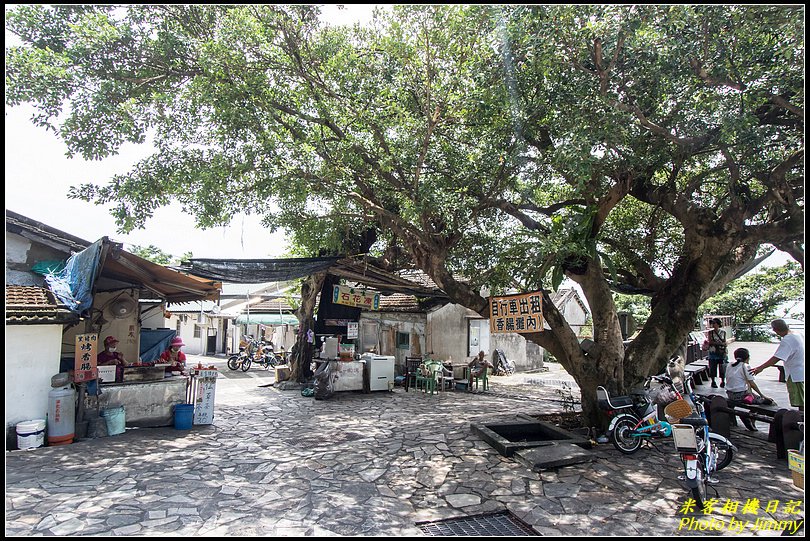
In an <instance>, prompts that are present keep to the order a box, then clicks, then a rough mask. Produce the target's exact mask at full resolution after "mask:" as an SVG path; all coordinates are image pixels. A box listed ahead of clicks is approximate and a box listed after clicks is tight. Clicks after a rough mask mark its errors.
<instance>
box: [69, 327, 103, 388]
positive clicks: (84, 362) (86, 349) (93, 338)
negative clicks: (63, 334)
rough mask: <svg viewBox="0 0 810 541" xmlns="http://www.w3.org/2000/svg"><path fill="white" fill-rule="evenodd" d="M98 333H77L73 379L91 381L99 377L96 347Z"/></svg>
mask: <svg viewBox="0 0 810 541" xmlns="http://www.w3.org/2000/svg"><path fill="white" fill-rule="evenodd" d="M97 345H98V334H96V333H90V334H77V335H76V357H75V359H74V366H73V381H76V382H81V381H90V380H93V379H96V378H97V377H98V371H97V369H96V362H97V360H96V348H97Z"/></svg>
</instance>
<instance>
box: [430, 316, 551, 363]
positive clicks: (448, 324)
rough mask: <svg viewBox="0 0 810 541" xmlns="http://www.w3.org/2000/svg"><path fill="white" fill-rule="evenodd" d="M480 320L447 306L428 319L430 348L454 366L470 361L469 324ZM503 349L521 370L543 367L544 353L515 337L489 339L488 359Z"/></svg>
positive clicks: (520, 337) (514, 335)
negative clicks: (455, 363)
mask: <svg viewBox="0 0 810 541" xmlns="http://www.w3.org/2000/svg"><path fill="white" fill-rule="evenodd" d="M480 318H481V316H480V315H479V314H477V313H476V312H473V311H472V310H469V309H468V308H464V307H463V306H461V305H459V304H446V305H444V306H442V307H441V308H438V309H436V310H434V311H432V312H430V313H428V315H427V347H428V351H433V352H434V353H435V355H436V356H437V357H438V358H440V359H447V358H450V357H451V356H452V358H453V360H454V361H455V362H459V361H463V360H467V361H469V360H470V358H471V357H472V356H471V355H469V354H468V353H469V351H468V348H469V346H468V344H469V322H470V320H477V319H480ZM495 349H502V350H503V352H504V354H505V355H506V358H507V359H509V360H511V361H515V364H516V366H517V369H518V370H531V369H533V368H540V367H542V366H543V349H542V348H540V346H538V345H537V344H534V343H532V342H528V341H527V340H526V339H525V338H523V337H522V336H520V335H519V334H516V333H507V334H503V333H496V334H490V335H489V347H488V348H487V350H486V354H487V359H489V360H491V359H492V352H493V350H495Z"/></svg>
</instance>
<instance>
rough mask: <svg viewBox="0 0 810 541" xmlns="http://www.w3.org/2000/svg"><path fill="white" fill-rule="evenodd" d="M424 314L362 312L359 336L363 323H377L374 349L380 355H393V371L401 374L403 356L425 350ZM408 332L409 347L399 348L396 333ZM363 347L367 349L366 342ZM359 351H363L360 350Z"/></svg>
mask: <svg viewBox="0 0 810 541" xmlns="http://www.w3.org/2000/svg"><path fill="white" fill-rule="evenodd" d="M427 319H428V316H427V315H426V314H419V313H417V314H415V313H410V312H363V313H362V314H361V316H360V336H361V338H362V336H363V325H364V323H365V324H369V323H371V324H374V323H376V325H377V344H376V351H377V353H379V354H380V355H393V356H394V357H395V358H396V361H395V373H397V374H403V373H404V367H405V357H412V356H419V355H422V354H424V353H425V352H426V351H430V350H427V349H426V347H427V343H426V337H425V334H426V329H427ZM398 332H401V333H408V336H409V347H408V348H399V347H397V343H396V333H398ZM364 346H365V347H364V349H368V344H367V343H366V344H364ZM359 353H363V352H362V351H360V352H359Z"/></svg>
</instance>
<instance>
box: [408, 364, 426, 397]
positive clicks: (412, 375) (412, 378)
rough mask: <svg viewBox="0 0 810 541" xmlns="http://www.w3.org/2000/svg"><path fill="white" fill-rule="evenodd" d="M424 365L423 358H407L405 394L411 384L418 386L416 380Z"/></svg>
mask: <svg viewBox="0 0 810 541" xmlns="http://www.w3.org/2000/svg"><path fill="white" fill-rule="evenodd" d="M421 364H422V358H421V357H405V392H406V393H407V392H408V388H409V387H410V386H411V382H413V385H416V378H417V377H418V376H419V366H420V365H421Z"/></svg>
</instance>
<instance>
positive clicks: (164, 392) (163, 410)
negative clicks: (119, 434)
mask: <svg viewBox="0 0 810 541" xmlns="http://www.w3.org/2000/svg"><path fill="white" fill-rule="evenodd" d="M186 383H187V379H186V378H184V377H174V378H169V379H166V380H163V381H154V382H148V383H129V384H113V385H102V386H101V390H102V393H101V396H99V407H101V408H105V407H107V406H109V405H113V404H114V405H120V406H124V420H125V421H126V426H141V427H154V426H171V425H172V424H174V406H175V405H177V404H185V402H186Z"/></svg>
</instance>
